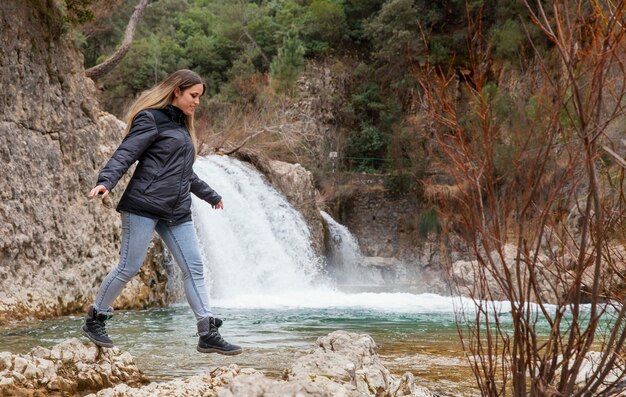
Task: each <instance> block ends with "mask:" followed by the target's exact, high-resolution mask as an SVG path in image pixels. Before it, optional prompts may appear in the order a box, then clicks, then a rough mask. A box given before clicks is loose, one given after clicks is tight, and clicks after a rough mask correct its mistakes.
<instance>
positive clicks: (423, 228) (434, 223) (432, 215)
mask: <svg viewBox="0 0 626 397" xmlns="http://www.w3.org/2000/svg"><path fill="white" fill-rule="evenodd" d="M418 223H419V228H418V230H419V234H420V236H421V237H426V236H428V233H430V232H435V233H440V232H441V221H440V220H439V215H438V214H437V210H436V209H435V208H430V209H428V210H427V211H424V212H422V213H421V214H420V215H419V222H418Z"/></svg>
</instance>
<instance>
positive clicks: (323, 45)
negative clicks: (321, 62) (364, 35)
mask: <svg viewBox="0 0 626 397" xmlns="http://www.w3.org/2000/svg"><path fill="white" fill-rule="evenodd" d="M304 18H305V23H304V27H303V29H302V34H303V37H305V38H306V39H308V40H307V43H310V46H309V48H310V49H311V50H312V52H318V53H319V52H323V51H324V50H326V49H328V48H330V47H331V46H333V45H336V44H339V43H340V41H341V39H342V38H343V35H344V32H345V27H346V26H345V25H346V15H345V12H344V9H343V5H342V2H340V1H336V0H313V1H312V2H311V4H310V5H309V7H308V10H307V12H306V14H305V16H304Z"/></svg>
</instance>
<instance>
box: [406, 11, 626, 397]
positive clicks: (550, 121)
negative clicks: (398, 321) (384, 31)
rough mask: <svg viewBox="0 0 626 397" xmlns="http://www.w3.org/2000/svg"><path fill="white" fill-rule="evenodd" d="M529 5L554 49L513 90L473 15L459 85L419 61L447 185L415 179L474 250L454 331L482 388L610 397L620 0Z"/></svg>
mask: <svg viewBox="0 0 626 397" xmlns="http://www.w3.org/2000/svg"><path fill="white" fill-rule="evenodd" d="M526 6H527V9H528V12H529V13H530V15H531V19H532V20H533V21H534V23H535V25H536V27H538V28H539V29H541V31H542V32H543V33H544V34H545V35H546V37H547V38H548V39H549V41H550V44H551V49H550V51H551V54H549V56H548V57H542V56H539V55H538V54H536V55H537V56H534V57H533V58H532V59H528V60H525V61H524V62H523V63H524V64H525V65H533V64H534V65H536V66H535V67H534V68H530V67H529V68H528V69H527V70H526V73H527V74H526V75H524V74H523V73H524V72H523V73H522V76H521V78H520V81H521V83H520V84H519V85H518V86H517V89H518V90H521V92H522V94H521V95H520V93H519V92H506V91H504V90H501V89H499V87H495V86H494V85H493V83H490V81H489V77H488V72H489V70H488V66H489V62H488V61H489V59H488V58H489V48H490V44H489V43H484V42H483V40H482V36H481V31H480V22H479V20H480V17H478V19H470V20H469V21H468V22H469V24H468V25H469V29H470V32H469V33H470V34H469V37H471V42H470V43H469V45H468V47H469V49H470V60H471V68H470V69H471V73H470V75H471V81H469V80H467V79H466V80H465V81H462V82H461V84H462V86H461V87H460V91H459V87H457V86H456V85H455V84H456V82H458V81H459V80H458V76H457V75H455V74H454V73H453V71H449V70H441V69H438V68H434V67H432V66H430V65H428V64H426V65H424V67H423V68H422V69H420V70H418V71H417V72H416V76H417V78H418V80H419V81H420V84H421V85H422V88H423V90H424V95H423V97H422V106H423V108H424V109H426V111H427V112H428V114H429V115H430V119H431V120H434V124H432V125H425V126H424V127H425V128H424V132H425V134H426V135H427V136H428V137H429V138H430V139H431V142H432V146H431V148H430V149H431V150H430V152H431V156H432V161H433V162H434V166H435V167H436V168H437V169H439V170H442V171H443V172H444V173H445V174H446V175H447V177H448V178H449V182H450V183H449V184H448V185H449V186H447V187H441V186H427V187H426V189H425V190H426V192H427V195H429V196H430V197H433V198H436V199H437V203H438V204H439V208H440V213H441V216H442V217H444V218H445V219H446V220H447V222H444V225H446V228H447V230H444V231H445V232H450V231H454V232H455V233H457V234H458V235H461V236H462V237H463V243H464V245H465V247H466V248H469V250H470V251H471V252H472V254H473V256H474V257H475V261H473V262H471V263H472V264H473V265H470V266H468V267H467V268H466V271H467V272H470V273H472V274H471V279H472V280H473V283H472V285H471V286H470V287H469V288H464V289H463V290H462V291H459V293H461V292H462V293H463V294H467V295H469V296H470V297H471V299H472V301H473V302H474V305H473V307H472V308H467V307H465V308H460V310H459V334H460V336H461V339H462V342H463V346H464V348H465V350H466V351H467V353H468V359H469V361H470V364H471V365H472V368H473V371H474V374H475V377H476V381H477V384H478V386H479V388H480V390H481V393H482V394H483V395H485V396H502V395H514V396H520V397H521V396H529V395H530V396H589V395H594V396H597V395H610V394H611V393H616V392H618V391H619V390H622V389H624V384H623V383H622V379H623V378H624V375H625V368H624V365H623V359H622V356H623V353H624V342H625V341H626V326H625V324H624V314H625V310H626V307H625V306H624V303H626V302H624V294H623V292H619V291H620V289H623V274H624V262H623V244H624V241H625V239H624V234H623V231H624V230H625V216H624V215H625V213H624V210H625V208H626V207H625V205H626V201H625V199H624V168H622V167H623V166H624V162H623V159H622V158H621V157H620V155H619V154H617V152H618V151H619V150H622V149H621V148H620V145H622V143H621V142H620V141H619V140H618V141H615V134H614V133H612V131H613V129H614V128H615V127H614V126H615V125H619V123H623V120H624V117H625V113H624V108H623V104H624V99H625V94H626V91H625V82H626V79H625V77H626V72H625V70H626V69H625V66H626V64H625V62H626V55H625V54H626V42H625V40H624V39H625V37H624V34H625V29H624V23H626V18H625V12H626V8H625V4H624V2H622V1H618V2H615V3H614V2H608V1H598V2H593V3H589V2H584V1H573V2H569V1H560V0H557V1H550V2H547V3H545V2H541V3H539V2H537V3H532V4H530V3H527V4H526ZM542 59H551V60H552V62H553V63H552V64H547V63H544V62H543V61H541V60H542ZM531 69H534V70H531ZM535 70H538V71H539V73H540V75H539V76H534V77H533V74H534V73H535ZM503 102H504V103H506V106H505V107H504V108H505V111H504V112H502V111H501V110H502V109H501V108H502V103H503ZM462 104H464V105H463V106H462ZM450 270H451V271H453V270H454V269H450ZM546 280H550V283H549V286H548V287H546V285H545V284H546V283H545V281H546ZM620 286H621V287H620ZM546 288H548V289H550V288H551V289H552V290H551V291H548V292H550V294H548V295H549V296H551V299H550V300H548V299H546V296H547V295H546ZM494 299H503V300H504V301H505V304H504V305H503V306H499V305H498V304H494V303H493V300H494ZM594 352H595V353H594ZM591 357H593V358H594V359H593V363H591V361H590V358H591Z"/></svg>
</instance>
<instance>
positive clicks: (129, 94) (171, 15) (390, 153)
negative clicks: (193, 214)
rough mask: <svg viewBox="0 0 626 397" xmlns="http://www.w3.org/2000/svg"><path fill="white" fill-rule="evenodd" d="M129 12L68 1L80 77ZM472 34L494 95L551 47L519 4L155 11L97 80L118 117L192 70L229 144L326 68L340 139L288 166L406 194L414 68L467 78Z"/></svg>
mask: <svg viewBox="0 0 626 397" xmlns="http://www.w3.org/2000/svg"><path fill="white" fill-rule="evenodd" d="M136 5H137V1H134V0H126V1H122V0H118V1H107V2H103V1H96V0H80V1H79V0H76V1H72V2H68V8H69V11H70V12H69V15H70V16H72V18H71V20H72V21H73V22H74V23H75V24H76V25H78V29H77V32H76V38H77V40H78V42H79V43H80V45H81V48H82V50H83V52H84V55H85V66H86V67H90V66H93V65H95V64H97V63H98V62H100V61H102V60H103V59H104V58H106V57H107V55H109V54H111V53H112V52H113V51H114V50H115V48H116V46H118V45H119V43H120V41H121V39H122V36H123V34H124V29H125V27H126V24H127V22H128V20H129V17H130V15H131V13H132V12H133V9H134V7H135V6H136ZM468 19H470V20H472V21H473V20H476V21H480V26H479V31H474V32H471V33H470V30H469V29H468V23H467V21H468ZM468 34H472V35H479V40H480V41H481V45H483V46H485V47H489V57H488V58H487V59H485V61H486V62H488V63H489V65H488V66H487V68H488V69H489V70H490V71H491V72H492V75H491V76H490V79H491V81H492V85H491V86H490V87H489V89H491V90H492V91H493V90H496V89H497V77H498V76H497V75H495V74H493V73H497V71H498V70H499V69H502V68H503V67H506V68H514V69H519V70H523V69H525V68H526V67H527V63H528V58H529V57H532V56H533V51H531V46H530V43H531V42H532V43H533V45H534V47H535V50H537V49H540V50H541V49H544V48H546V47H547V45H548V43H547V41H546V40H545V39H542V37H543V36H542V35H541V34H539V30H538V29H537V28H536V27H535V26H534V25H533V24H532V23H531V22H530V19H529V17H528V13H527V12H526V9H525V7H524V5H523V4H522V3H520V2H518V1H515V0H505V1H471V2H465V1H459V0H450V1H443V2H435V3H433V2H428V1H423V0H417V1H415V0H387V1H382V0H313V1H307V0H273V1H228V0H188V1H178V0H159V1H153V2H150V3H149V5H148V7H147V9H146V11H145V15H144V16H143V19H142V20H141V21H140V23H139V28H138V32H137V34H136V36H135V40H134V43H133V46H132V48H131V50H130V52H129V53H128V54H127V55H126V57H125V58H124V59H123V61H122V63H121V64H120V65H119V66H118V67H117V68H115V69H114V70H113V71H112V72H111V73H110V74H108V75H107V76H106V77H105V78H103V79H101V80H100V81H99V85H100V88H101V101H102V102H103V106H104V108H105V109H106V110H108V111H110V112H112V113H114V114H116V115H117V116H118V117H123V116H124V112H125V107H126V105H127V104H128V102H129V101H130V100H132V99H133V98H134V97H135V96H136V95H137V94H138V93H139V92H141V91H142V90H145V89H146V88H148V87H150V86H151V85H153V84H154V83H155V82H157V81H159V80H161V79H162V78H164V77H165V76H166V75H167V74H168V73H170V72H172V71H173V70H176V69H180V68H189V69H192V70H194V71H196V72H198V73H200V74H201V75H202V76H203V77H204V78H205V80H206V82H207V87H208V94H209V95H208V96H209V97H210V98H211V99H210V101H205V105H204V109H203V111H202V112H200V118H204V121H205V123H204V124H201V125H205V126H206V128H205V129H204V131H206V132H207V133H208V134H220V133H221V134H225V132H224V131H225V130H228V129H230V130H231V131H230V133H231V134H232V133H233V132H232V130H237V129H239V130H245V129H249V130H252V129H254V127H256V128H259V126H261V127H263V126H267V125H268V124H275V123H276V121H270V120H271V119H272V117H273V118H274V119H275V118H276V117H275V114H276V113H277V112H281V111H282V110H283V109H284V108H285V103H286V102H287V103H293V102H294V101H295V100H296V99H297V98H296V97H297V95H298V90H297V89H296V81H297V79H298V78H299V77H300V76H301V75H302V73H303V71H304V70H305V69H306V65H307V64H308V65H311V64H325V65H329V67H330V70H331V72H332V73H333V75H336V76H341V79H342V90H341V92H340V93H338V92H329V93H325V94H326V97H325V98H324V100H325V101H327V102H328V103H329V107H330V108H331V109H332V112H333V120H332V123H333V124H334V126H335V127H336V131H337V133H336V136H333V137H332V138H329V139H327V140H328V142H315V143H314V145H317V146H320V148H319V149H318V150H317V151H316V153H314V154H311V153H310V152H311V150H307V148H306V147H305V148H303V147H301V146H303V145H304V146H307V144H310V141H315V140H316V139H315V137H313V138H310V139H309V143H307V142H304V143H302V142H298V143H297V144H295V145H292V146H294V147H295V148H292V150H291V152H294V151H296V152H297V153H298V154H299V156H298V157H297V158H296V159H295V160H298V161H300V162H303V163H305V164H307V165H309V166H310V167H311V168H313V169H315V168H320V167H321V166H320V164H319V163H320V162H323V160H324V159H327V158H328V157H327V155H328V152H329V151H331V150H332V151H337V152H338V153H339V158H340V162H341V163H340V164H339V166H340V167H343V168H345V169H349V170H353V171H361V172H385V173H393V174H395V175H397V176H398V177H399V178H396V180H395V181H396V182H397V183H396V184H395V185H394V187H396V188H398V187H399V188H403V187H405V188H406V187H408V186H409V185H410V184H411V183H412V181H414V180H415V179H419V178H420V175H419V174H420V173H421V172H423V171H424V168H425V161H426V160H425V157H426V153H425V149H424V142H422V141H421V138H420V137H419V134H418V133H417V131H416V128H418V127H417V126H416V125H415V123H412V122H411V117H410V116H411V115H412V114H414V111H415V109H416V108H417V107H418V106H419V105H418V97H419V95H420V87H419V84H418V77H417V76H416V74H417V73H418V72H417V69H419V68H420V67H422V66H423V65H424V64H425V63H428V64H430V65H434V66H436V67H441V68H445V69H448V70H453V71H455V73H457V74H458V75H459V76H464V78H466V79H471V70H472V65H471V59H470V56H469V54H468V45H470V44H472V43H474V44H472V45H475V44H476V43H475V41H476V37H468ZM322 94H324V93H322ZM322 94H320V95H322ZM290 99H291V102H290ZM504 100H505V99H502V100H501V102H502V101H504ZM285 101H286V102H285ZM270 113H274V116H271V115H270ZM244 119H245V120H247V121H246V123H243V124H246V125H245V126H242V125H241V124H242V122H241V121H240V120H244ZM250 119H254V120H250ZM233 120H239V121H233ZM237 124H239V125H237ZM242 134H243V135H244V136H245V135H246V133H245V131H244V132H242ZM248 135H249V134H248ZM261 140H263V139H261ZM322 140H323V139H322ZM275 155H276V156H278V157H280V153H275ZM315 157H317V158H315Z"/></svg>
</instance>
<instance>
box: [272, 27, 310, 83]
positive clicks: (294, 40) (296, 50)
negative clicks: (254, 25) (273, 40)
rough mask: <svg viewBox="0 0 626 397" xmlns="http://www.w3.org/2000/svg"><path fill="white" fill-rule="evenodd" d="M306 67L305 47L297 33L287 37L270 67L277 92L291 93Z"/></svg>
mask: <svg viewBox="0 0 626 397" xmlns="http://www.w3.org/2000/svg"><path fill="white" fill-rule="evenodd" d="M303 66H304V46H303V45H302V42H301V41H300V39H298V37H297V36H296V35H295V33H290V34H288V35H287V37H285V40H284V41H283V46H282V47H281V48H280V49H279V50H278V55H277V56H276V58H274V61H273V62H272V64H271V65H270V71H271V74H272V78H273V79H274V81H276V82H277V90H278V92H282V93H291V92H292V91H293V88H294V86H295V83H296V80H297V79H298V76H299V75H300V73H301V71H302V67H303Z"/></svg>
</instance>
